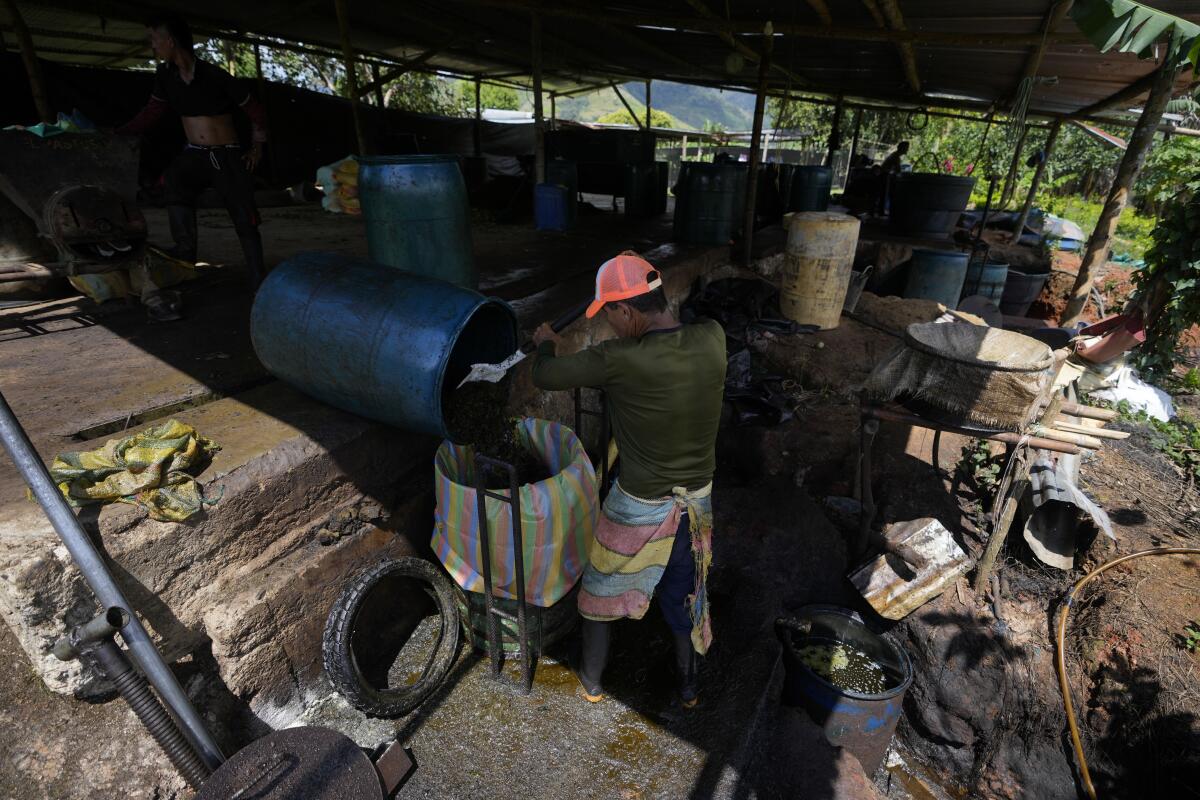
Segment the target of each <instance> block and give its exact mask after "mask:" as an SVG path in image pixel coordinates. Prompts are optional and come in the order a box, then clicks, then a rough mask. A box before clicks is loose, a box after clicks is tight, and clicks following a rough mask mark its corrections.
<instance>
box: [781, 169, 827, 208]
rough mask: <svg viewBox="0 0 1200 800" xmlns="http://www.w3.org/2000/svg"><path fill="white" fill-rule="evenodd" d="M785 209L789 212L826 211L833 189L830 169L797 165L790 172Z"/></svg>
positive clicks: (785, 196)
mask: <svg viewBox="0 0 1200 800" xmlns="http://www.w3.org/2000/svg"><path fill="white" fill-rule="evenodd" d="M790 172H791V174H790V176H789V179H788V186H787V192H786V194H785V195H784V208H785V209H786V210H788V211H824V210H825V209H827V208H829V193H830V191H831V190H832V188H833V170H832V169H831V168H830V167H821V166H811V165H797V166H793V167H792V169H791V170H790Z"/></svg>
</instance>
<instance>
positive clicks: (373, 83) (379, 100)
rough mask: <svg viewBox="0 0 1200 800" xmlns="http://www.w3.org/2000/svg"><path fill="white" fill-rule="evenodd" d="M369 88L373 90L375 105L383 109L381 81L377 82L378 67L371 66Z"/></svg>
mask: <svg viewBox="0 0 1200 800" xmlns="http://www.w3.org/2000/svg"><path fill="white" fill-rule="evenodd" d="M371 86H372V88H374V90H375V105H376V107H378V108H383V81H381V80H379V65H378V64H372V65H371Z"/></svg>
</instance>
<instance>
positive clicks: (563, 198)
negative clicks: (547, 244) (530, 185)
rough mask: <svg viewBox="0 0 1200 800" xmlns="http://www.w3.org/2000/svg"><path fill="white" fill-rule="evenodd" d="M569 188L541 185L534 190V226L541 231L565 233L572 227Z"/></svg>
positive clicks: (547, 184)
mask: <svg viewBox="0 0 1200 800" xmlns="http://www.w3.org/2000/svg"><path fill="white" fill-rule="evenodd" d="M569 205H570V195H569V194H568V192H567V187H565V186H559V185H557V184H549V183H539V184H538V185H537V186H536V187H534V190H533V224H534V226H535V227H536V228H537V229H538V230H539V231H565V230H566V229H567V228H569V227H571V212H570V208H569Z"/></svg>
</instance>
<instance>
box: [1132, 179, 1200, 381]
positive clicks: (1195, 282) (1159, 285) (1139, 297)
mask: <svg viewBox="0 0 1200 800" xmlns="http://www.w3.org/2000/svg"><path fill="white" fill-rule="evenodd" d="M1181 189H1182V190H1183V191H1181V193H1180V194H1181V199H1177V200H1172V201H1171V202H1170V203H1168V204H1167V206H1166V208H1165V209H1164V211H1163V215H1162V218H1161V219H1160V220H1159V223H1158V225H1157V227H1155V229H1154V235H1153V245H1152V246H1151V248H1150V250H1149V251H1147V253H1146V266H1145V267H1143V268H1142V269H1139V270H1137V271H1136V272H1134V274H1133V285H1134V287H1135V300H1136V301H1137V302H1138V303H1139V304H1140V305H1141V306H1142V307H1143V308H1145V309H1146V311H1147V314H1146V321H1147V323H1148V324H1147V330H1146V341H1145V342H1144V343H1143V344H1142V346H1141V347H1139V348H1138V367H1139V368H1140V369H1141V370H1142V371H1143V372H1146V373H1148V374H1149V375H1151V376H1154V377H1158V378H1163V377H1165V376H1167V375H1169V374H1170V373H1171V370H1172V368H1173V367H1174V366H1175V363H1176V361H1177V360H1178V354H1177V348H1178V346H1179V337H1180V336H1181V335H1182V334H1183V332H1184V331H1185V330H1187V329H1188V328H1190V327H1191V326H1192V325H1196V324H1200V191H1198V190H1200V175H1195V176H1193V177H1192V179H1191V180H1189V181H1188V182H1187V183H1186V185H1185V186H1183V187H1181Z"/></svg>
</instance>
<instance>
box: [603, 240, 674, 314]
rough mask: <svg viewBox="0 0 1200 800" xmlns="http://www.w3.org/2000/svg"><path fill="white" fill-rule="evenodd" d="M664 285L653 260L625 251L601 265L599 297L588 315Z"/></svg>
mask: <svg viewBox="0 0 1200 800" xmlns="http://www.w3.org/2000/svg"><path fill="white" fill-rule="evenodd" d="M661 286H662V277H661V276H660V275H659V274H658V270H656V269H655V268H654V267H653V266H652V265H651V264H650V262H649V261H647V260H646V259H644V258H642V257H641V256H639V255H636V254H635V253H621V254H620V255H619V256H615V257H613V258H610V259H609V260H608V261H605V262H604V263H603V264H601V265H600V270H599V271H598V272H597V273H596V299H595V300H593V301H592V304H591V305H590V306H588V309H587V317H588V319H591V318H592V317H594V316H596V315H597V314H599V313H600V309H601V308H603V307H604V304H605V303H612V302H616V301H617V300H628V299H629V298H631V297H637V296H638V295H642V294H649V293H650V292H652V291H654V290H655V289H657V288H659V287H661Z"/></svg>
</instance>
